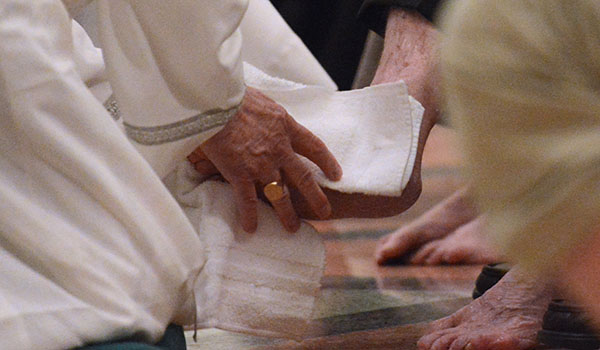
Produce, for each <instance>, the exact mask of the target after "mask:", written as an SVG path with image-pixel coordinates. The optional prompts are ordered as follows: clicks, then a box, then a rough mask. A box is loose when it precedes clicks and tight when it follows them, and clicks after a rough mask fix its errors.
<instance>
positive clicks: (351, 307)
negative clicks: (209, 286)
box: [187, 127, 481, 350]
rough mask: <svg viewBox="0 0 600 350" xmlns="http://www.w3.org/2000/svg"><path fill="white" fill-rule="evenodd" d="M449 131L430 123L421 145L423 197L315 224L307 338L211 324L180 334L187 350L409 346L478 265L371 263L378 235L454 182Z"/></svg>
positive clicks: (464, 294)
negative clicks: (316, 255)
mask: <svg viewBox="0 0 600 350" xmlns="http://www.w3.org/2000/svg"><path fill="white" fill-rule="evenodd" d="M459 164H460V160H459V159H458V157H457V152H456V151H455V147H454V135H453V134H452V132H451V131H449V130H447V129H444V128H438V127H436V128H435V129H434V131H433V133H432V136H431V137H430V141H429V142H428V145H427V148H426V150H425V156H424V162H423V183H424V185H423V194H422V196H421V198H420V199H419V201H418V202H417V203H416V204H415V206H413V207H412V208H411V209H410V210H408V211H407V212H405V213H403V214H401V215H399V216H397V217H393V218H388V219H384V220H339V221H329V222H320V223H316V224H315V225H316V226H317V228H318V230H319V231H321V232H323V237H324V239H325V244H326V248H327V267H326V271H325V276H324V278H323V280H322V293H321V297H320V299H319V302H318V305H317V310H316V314H315V319H314V321H313V327H312V330H311V332H310V336H309V337H308V338H307V339H306V340H304V341H303V342H294V341H289V340H281V339H269V338H260V337H253V336H248V335H243V334H236V333H230V332H225V331H221V330H216V329H205V330H199V331H198V335H197V342H194V341H193V340H192V339H191V332H188V333H187V335H188V348H189V349H195V350H199V349H211V350H221V349H223V350H225V349H227V350H230V349H239V350H244V349H253V350H258V349H403V350H410V349H416V345H415V343H416V341H417V339H418V338H419V337H420V336H421V335H422V334H423V332H424V331H425V329H426V325H427V322H429V321H432V320H435V319H438V318H440V317H443V316H446V315H449V314H451V313H452V312H454V311H456V310H457V309H459V308H460V307H462V306H464V305H466V304H467V303H468V302H469V301H470V300H471V299H470V297H471V292H472V290H473V286H474V281H475V278H476V277H477V275H478V274H479V272H480V270H481V266H441V267H413V266H402V265H398V266H386V267H378V266H377V265H376V264H375V262H374V259H373V251H374V249H375V244H376V241H377V239H378V238H380V237H381V236H383V235H384V234H385V233H387V232H389V231H391V230H393V229H395V228H397V227H399V226H401V225H402V224H404V223H406V222H408V221H410V220H411V219H413V218H415V217H416V216H418V215H419V214H421V213H422V212H423V211H425V210H426V209H427V208H429V207H431V206H432V205H433V204H435V203H437V202H438V201H440V200H441V199H443V198H444V197H445V196H447V195H449V194H450V193H452V192H453V191H454V190H456V189H457V188H459V187H460V186H461V184H462V180H461V177H460V171H459V167H458V165H459Z"/></svg>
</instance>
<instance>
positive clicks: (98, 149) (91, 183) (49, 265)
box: [0, 0, 246, 350]
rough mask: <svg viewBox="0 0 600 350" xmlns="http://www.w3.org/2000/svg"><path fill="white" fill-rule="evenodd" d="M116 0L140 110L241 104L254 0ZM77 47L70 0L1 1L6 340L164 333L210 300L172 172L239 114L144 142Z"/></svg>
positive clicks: (116, 74) (115, 54)
mask: <svg viewBox="0 0 600 350" xmlns="http://www.w3.org/2000/svg"><path fill="white" fill-rule="evenodd" d="M200 4H201V5H200ZM101 6H102V11H103V13H104V15H105V16H104V17H103V21H104V23H106V26H105V27H103V29H104V31H105V33H103V36H104V38H103V42H105V43H106V45H107V48H109V49H108V50H105V53H107V55H106V57H107V61H108V63H109V69H108V73H109V74H108V75H109V76H110V78H111V80H112V81H111V82H112V83H113V86H114V87H115V92H116V95H117V98H118V99H119V101H120V102H121V105H122V106H121V107H122V109H123V110H124V112H125V113H123V119H124V122H125V123H128V124H129V125H131V126H133V127H165V126H166V127H169V126H172V125H173V124H174V123H178V122H180V123H184V124H185V122H186V121H188V119H189V118H190V117H194V116H195V115H198V114H201V113H203V112H205V111H207V110H215V109H223V110H228V109H231V108H232V107H235V106H237V105H238V104H239V102H240V100H241V98H242V95H243V92H244V86H243V81H242V71H241V60H240V43H241V38H240V35H239V30H238V29H237V28H238V25H239V22H240V20H241V18H242V16H243V13H244V11H245V9H246V1H243V0H239V1H237V0H236V1H234V0H218V1H216V0H215V1H201V2H200V1H191V0H188V1H184V0H170V1H162V0H161V1H150V0H142V1H133V0H132V1H120V0H112V1H105V2H103V3H102V4H101ZM166 25H169V26H170V28H172V29H171V30H165V26H166ZM184 26H185V27H184ZM183 31H185V32H186V33H187V32H194V31H196V32H198V35H183V34H182V32H183ZM182 43H184V44H186V45H182ZM111 48H112V49H111ZM185 48H189V50H186V49H185ZM174 51H176V52H177V53H176V54H175V53H174ZM77 59H83V60H84V61H85V56H83V57H82V56H79V57H78V56H77V55H76V54H75V53H74V51H73V39H72V29H71V19H70V17H69V15H68V13H67V11H66V10H65V8H64V6H63V5H62V3H61V2H60V0H6V1H2V2H0V111H1V113H2V118H0V169H2V171H1V172H0V203H1V204H0V245H1V248H0V276H2V278H3V281H2V283H1V284H0V320H1V322H0V325H1V327H0V349H3V350H11V349H32V350H35V349H66V348H72V347H75V346H79V345H82V344H85V343H89V342H96V341H105V340H109V339H116V338H121V337H128V336H132V335H136V336H137V337H139V338H140V339H143V340H146V341H150V342H152V341H156V340H158V338H159V337H160V336H161V335H162V332H163V331H164V328H165V326H166V325H167V324H168V323H169V322H171V321H173V320H180V321H183V320H186V319H189V317H190V316H191V315H193V313H194V310H193V307H191V304H190V303H189V302H190V296H191V290H192V285H193V283H194V279H195V278H196V276H197V275H198V273H199V271H200V269H201V268H202V266H203V263H204V259H205V257H204V251H203V246H202V244H201V243H200V241H199V240H198V237H197V235H196V232H195V231H194V228H193V227H192V226H191V224H190V223H189V221H188V219H187V218H186V216H185V215H184V213H183V212H182V210H181V208H180V207H179V206H178V204H177V203H176V202H175V200H174V199H173V198H172V196H171V195H170V194H169V192H168V191H167V190H166V189H165V187H164V185H163V183H162V182H161V179H160V176H161V175H163V174H165V173H166V172H168V171H169V164H171V163H173V162H176V161H181V160H183V159H184V158H183V157H184V156H185V155H186V154H187V152H189V151H190V150H191V149H193V147H195V146H197V145H198V144H199V143H200V142H201V141H202V140H203V139H205V138H206V137H208V136H210V134H212V133H214V132H215V131H216V130H218V129H219V127H218V126H219V125H222V122H223V121H226V120H223V121H220V122H219V123H213V125H209V126H208V128H206V130H204V129H194V132H195V133H197V135H192V136H190V137H187V138H182V139H180V138H181V137H182V135H181V134H177V131H178V130H179V129H175V130H176V133H175V135H174V136H173V135H171V136H173V137H174V138H175V139H177V141H176V142H167V143H159V144H157V145H155V146H143V147H140V149H141V150H142V151H143V154H144V155H145V156H146V158H144V157H143V156H142V155H141V153H140V149H136V148H135V147H134V146H132V143H131V142H130V141H129V140H128V138H127V137H126V136H125V135H124V134H123V133H122V132H121V130H120V129H119V127H118V125H117V124H116V123H115V122H114V121H113V120H112V118H111V117H110V115H109V114H108V113H107V112H106V110H105V109H104V107H103V106H102V103H100V102H99V101H98V100H97V98H96V97H95V96H94V95H93V94H92V92H91V91H90V90H89V89H88V88H87V87H86V85H85V84H84V80H83V79H84V78H85V79H92V80H93V78H94V76H93V75H94V74H93V70H91V71H85V70H81V69H80V70H78V69H76V65H75V61H76V60H77ZM119 60H122V61H121V62H118V63H115V61H119ZM159 65H160V69H159V68H158V67H159ZM126 84H130V86H134V87H135V89H130V88H129V89H128V88H126V86H125V85H126ZM157 101H159V102H157ZM211 126H214V127H212V128H211ZM198 131H203V132H198ZM150 135H151V136H152V132H150ZM169 140H170V139H169ZM156 154H159V155H160V157H157V156H156Z"/></svg>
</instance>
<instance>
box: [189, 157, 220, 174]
mask: <svg viewBox="0 0 600 350" xmlns="http://www.w3.org/2000/svg"><path fill="white" fill-rule="evenodd" d="M192 165H193V166H194V169H196V171H197V172H199V173H200V174H202V175H215V174H219V170H218V169H217V167H215V165H214V164H213V163H212V162H211V161H209V160H201V161H198V162H196V163H192Z"/></svg>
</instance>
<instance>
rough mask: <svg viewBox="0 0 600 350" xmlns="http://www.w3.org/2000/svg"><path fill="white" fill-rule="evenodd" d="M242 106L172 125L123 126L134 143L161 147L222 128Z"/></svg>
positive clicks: (196, 116) (198, 116) (211, 112)
mask: <svg viewBox="0 0 600 350" xmlns="http://www.w3.org/2000/svg"><path fill="white" fill-rule="evenodd" d="M240 106H241V104H239V105H237V106H235V107H232V108H229V109H226V110H222V109H213V110H210V111H206V112H203V113H200V114H198V115H195V116H193V117H191V118H188V119H185V120H181V121H178V122H175V123H171V124H165V125H159V126H151V127H145V126H136V125H131V124H129V123H123V126H124V127H125V132H126V134H127V136H128V137H129V139H131V140H133V141H134V142H137V143H139V144H142V145H147V146H152V145H161V144H164V143H169V142H175V141H179V140H182V139H184V138H187V137H190V136H194V135H198V134H201V133H204V132H206V131H209V130H211V129H214V128H220V127H222V126H223V125H225V124H227V122H228V121H229V120H230V119H231V117H233V116H234V115H235V114H236V113H237V112H238V110H239V108H240Z"/></svg>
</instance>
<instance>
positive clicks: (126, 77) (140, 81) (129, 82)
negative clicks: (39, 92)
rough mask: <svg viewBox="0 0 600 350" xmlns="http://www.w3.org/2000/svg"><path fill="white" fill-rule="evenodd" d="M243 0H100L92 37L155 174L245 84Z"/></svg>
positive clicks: (237, 99) (219, 118)
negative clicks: (95, 33) (95, 32)
mask: <svg viewBox="0 0 600 350" xmlns="http://www.w3.org/2000/svg"><path fill="white" fill-rule="evenodd" d="M247 5H248V1H247V0H211V1H195V0H169V1H164V0H101V1H99V2H98V18H99V31H100V41H101V46H102V49H103V52H104V59H105V62H106V70H107V75H108V78H109V80H110V83H111V86H112V88H113V91H114V98H115V99H116V101H117V102H118V105H119V107H120V113H121V116H122V118H123V124H124V126H125V131H126V133H127V135H128V137H129V138H130V140H131V141H132V142H133V143H134V145H135V146H136V147H137V148H138V150H139V151H140V153H141V154H142V155H143V156H144V157H145V158H146V160H147V161H148V162H149V163H150V165H151V166H152V167H153V168H154V170H155V171H156V173H157V174H158V175H159V176H161V177H163V176H165V175H166V174H168V173H169V172H170V171H171V170H173V169H174V167H175V165H176V164H177V163H179V162H181V161H183V160H184V159H185V157H186V156H187V154H189V153H190V152H191V151H192V150H194V149H195V148H196V147H197V146H199V145H200V144H201V143H202V142H203V141H205V140H206V139H208V138H209V137H210V136H212V135H214V134H215V133H216V132H217V131H219V130H220V129H221V128H222V126H223V125H224V124H225V123H227V121H228V120H229V119H230V118H231V117H232V116H233V115H234V114H235V113H236V112H237V110H238V107H239V105H240V103H241V100H242V98H243V95H244V92H245V86H244V81H243V68H242V61H241V47H242V37H241V32H240V29H239V25H240V22H241V20H242V17H243V15H244V13H245V11H246V8H247Z"/></svg>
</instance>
